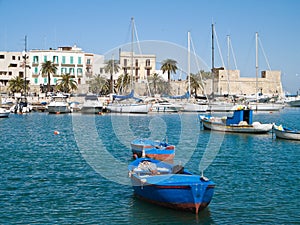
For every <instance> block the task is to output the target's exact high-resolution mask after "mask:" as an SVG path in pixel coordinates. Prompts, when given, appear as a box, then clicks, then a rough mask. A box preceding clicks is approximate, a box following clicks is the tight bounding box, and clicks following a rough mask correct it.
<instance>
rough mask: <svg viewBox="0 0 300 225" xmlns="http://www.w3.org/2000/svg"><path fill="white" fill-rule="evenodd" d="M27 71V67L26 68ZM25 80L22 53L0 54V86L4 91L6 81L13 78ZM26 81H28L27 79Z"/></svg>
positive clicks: (6, 84)
mask: <svg viewBox="0 0 300 225" xmlns="http://www.w3.org/2000/svg"><path fill="white" fill-rule="evenodd" d="M26 70H27V71H29V70H28V67H26ZM16 76H19V77H22V78H25V67H24V59H23V57H22V52H0V85H1V91H6V87H7V86H8V81H9V80H10V79H11V78H13V77H16ZM26 80H29V79H28V78H27V79H26Z"/></svg>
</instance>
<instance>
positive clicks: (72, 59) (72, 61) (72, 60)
mask: <svg viewBox="0 0 300 225" xmlns="http://www.w3.org/2000/svg"><path fill="white" fill-rule="evenodd" d="M73 63H74V57H73V56H70V64H73Z"/></svg>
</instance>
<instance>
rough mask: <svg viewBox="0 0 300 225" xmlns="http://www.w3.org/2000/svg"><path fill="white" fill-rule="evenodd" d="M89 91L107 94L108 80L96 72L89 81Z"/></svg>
mask: <svg viewBox="0 0 300 225" xmlns="http://www.w3.org/2000/svg"><path fill="white" fill-rule="evenodd" d="M88 83H89V85H90V87H89V91H90V92H92V93H97V94H109V90H110V85H109V81H108V80H107V79H106V78H105V77H104V76H101V75H100V74H97V75H96V76H94V77H93V79H91V80H90V81H89V82H88Z"/></svg>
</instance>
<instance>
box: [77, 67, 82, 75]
mask: <svg viewBox="0 0 300 225" xmlns="http://www.w3.org/2000/svg"><path fill="white" fill-rule="evenodd" d="M77 75H78V76H81V75H82V68H78V69H77Z"/></svg>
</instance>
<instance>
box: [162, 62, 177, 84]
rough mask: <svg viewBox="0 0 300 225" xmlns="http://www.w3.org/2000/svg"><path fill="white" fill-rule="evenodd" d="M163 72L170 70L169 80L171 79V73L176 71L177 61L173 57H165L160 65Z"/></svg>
mask: <svg viewBox="0 0 300 225" xmlns="http://www.w3.org/2000/svg"><path fill="white" fill-rule="evenodd" d="M160 69H161V70H162V72H163V73H165V72H168V82H170V81H171V73H176V70H177V69H178V68H177V62H176V61H175V60H173V59H165V60H164V61H162V65H161V67H160Z"/></svg>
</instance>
